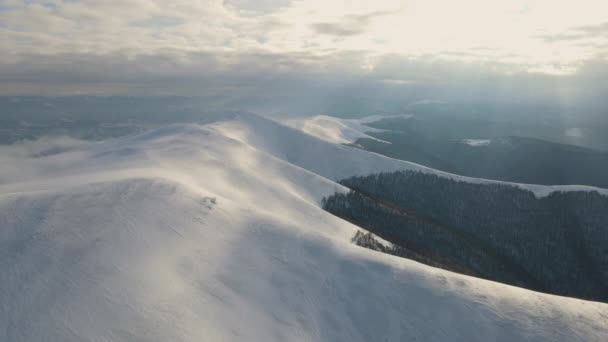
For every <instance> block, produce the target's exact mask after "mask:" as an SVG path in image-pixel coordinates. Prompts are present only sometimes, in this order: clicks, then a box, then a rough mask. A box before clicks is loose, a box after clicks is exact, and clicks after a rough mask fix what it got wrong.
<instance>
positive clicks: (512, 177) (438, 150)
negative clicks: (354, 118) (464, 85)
mask: <svg viewBox="0 0 608 342" xmlns="http://www.w3.org/2000/svg"><path fill="white" fill-rule="evenodd" d="M367 134H368V135H369V136H371V137H373V139H370V138H365V137H364V138H359V139H357V140H356V141H355V143H354V145H355V146H358V147H360V148H362V149H365V150H367V151H371V152H375V153H379V154H382V155H385V156H389V157H392V158H397V159H401V160H407V161H411V162H414V163H418V164H421V165H425V166H428V167H431V168H434V169H438V170H442V171H446V172H450V173H455V174H459V175H464V176H470V177H477V178H486V179H496V180H502V181H509V182H518V183H530V184H546V185H556V184H582V185H593V186H598V187H604V188H606V187H608V152H601V151H596V150H591V149H588V148H583V147H577V146H572V145H564V144H558V143H553V142H549V141H544V140H540V139H534V138H526V137H516V136H510V137H497V138H487V137H485V136H483V135H482V138H478V137H479V135H477V136H464V137H462V138H446V137H442V136H426V135H423V134H420V133H415V132H411V131H394V130H393V131H382V132H378V131H375V132H368V133H367Z"/></svg>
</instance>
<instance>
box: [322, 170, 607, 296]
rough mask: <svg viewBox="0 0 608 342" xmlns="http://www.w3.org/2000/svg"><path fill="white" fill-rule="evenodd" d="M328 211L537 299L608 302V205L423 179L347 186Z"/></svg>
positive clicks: (417, 253) (578, 195) (406, 250)
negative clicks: (542, 294)
mask: <svg viewBox="0 0 608 342" xmlns="http://www.w3.org/2000/svg"><path fill="white" fill-rule="evenodd" d="M341 183H342V184H343V185H345V186H347V187H349V188H350V189H352V191H351V192H349V193H339V194H335V195H332V196H330V197H328V198H325V199H324V201H323V207H324V209H325V210H327V211H329V212H331V213H333V214H335V215H337V216H339V217H342V218H344V219H346V220H348V221H351V222H353V223H355V224H357V225H359V226H361V227H363V228H365V229H367V230H368V231H370V232H372V233H374V234H376V235H378V236H380V237H382V238H384V239H386V240H387V241H390V242H392V243H393V244H395V245H396V246H398V247H399V248H398V252H397V253H393V254H397V255H402V256H406V257H408V258H411V259H414V260H418V261H420V262H423V263H427V264H430V265H434V266H439V267H442V268H446V269H450V270H453V271H456V272H461V273H466V274H470V275H475V276H479V277H482V278H486V279H491V280H495V281H500V282H504V283H507V284H512V285H517V286H521V287H526V288H529V289H533V290H538V291H543V292H548V293H553V294H558V295H565V296H572V297H579V298H585V299H592V300H598V301H604V302H606V301H608V198H606V197H605V196H602V195H600V194H598V193H596V192H582V191H581V192H554V193H552V194H551V195H549V196H547V197H543V198H537V197H535V196H534V194H533V193H531V192H529V191H526V190H523V189H520V188H516V187H513V186H509V185H501V184H472V183H466V182H460V181H455V180H451V179H447V178H443V177H438V176H436V175H432V174H425V173H420V172H414V171H403V172H393V173H380V174H375V175H370V176H365V177H353V178H349V179H345V180H343V181H341Z"/></svg>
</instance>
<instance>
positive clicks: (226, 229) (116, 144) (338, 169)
mask: <svg viewBox="0 0 608 342" xmlns="http://www.w3.org/2000/svg"><path fill="white" fill-rule="evenodd" d="M412 168H413V169H420V170H426V171H428V172H434V171H432V170H428V169H426V168H424V167H422V166H419V165H415V164H412V163H407V162H402V161H397V160H394V159H390V158H386V157H382V156H380V155H376V154H372V153H368V152H365V151H361V150H357V149H353V148H350V147H347V146H343V145H339V144H335V143H331V142H328V141H324V140H320V139H318V138H316V137H314V136H312V135H309V134H306V133H303V132H300V131H298V130H295V129H292V128H289V127H286V126H284V125H281V124H279V123H277V122H275V121H272V120H269V119H266V118H263V117H259V116H255V115H239V116H237V117H235V118H234V119H228V120H225V121H219V122H216V123H212V124H207V125H195V124H189V125H173V126H169V127H166V128H161V129H158V130H154V131H151V132H148V133H144V134H141V135H138V136H133V137H128V138H122V139H117V140H111V141H107V142H103V143H91V144H84V145H78V146H75V147H74V148H70V149H67V148H66V149H65V150H64V151H63V152H61V151H60V152H57V153H54V154H51V155H43V156H33V157H23V158H16V159H15V160H14V163H13V165H11V167H6V168H5V167H2V168H0V267H1V269H2V270H3V272H1V273H0V315H1V316H0V317H1V318H2V319H1V320H0V340H2V341H41V340H53V341H55V340H57V341H96V340H97V341H99V340H112V341H133V340H142V341H167V340H172V341H201V340H202V341H233V340H248V341H268V340H276V341H285V340H290V341H292V340H293V341H375V340H386V341H402V340H424V341H454V340H463V341H464V340H466V341H513V340H546V341H555V340H561V341H576V340H580V341H603V340H606V339H607V338H608V305H606V304H601V303H594V302H587V301H581V300H576V299H570V298H563V297H557V296H551V295H545V294H540V293H535V292H532V291H527V290H523V289H519V288H515V287H510V286H506V285H501V284H498V283H493V282H489V281H484V280H479V279H475V278H471V277H467V276H462V275H458V274H454V273H450V272H446V271H442V270H438V269H433V268H430V267H427V266H424V265H421V264H418V263H415V262H412V261H409V260H406V259H400V258H396V257H391V256H388V255H383V254H379V253H376V252H373V251H369V250H366V249H363V248H360V247H357V246H354V245H353V244H352V243H351V242H350V239H351V238H352V236H353V235H354V234H355V232H356V231H357V227H355V226H353V225H352V224H350V223H347V222H345V221H343V220H341V219H338V218H336V217H334V216H332V215H330V214H329V213H326V212H324V211H323V210H322V209H321V208H320V207H319V200H320V199H321V198H322V197H323V196H326V195H328V194H331V193H334V192H336V191H345V190H346V189H345V188H343V187H342V186H341V185H339V184H337V183H335V181H336V180H339V179H342V178H345V177H348V176H353V175H363V174H369V173H373V172H380V171H393V170H399V169H412ZM535 189H536V188H535ZM539 189H540V188H539ZM542 189H544V190H545V191H548V190H547V187H543V188H542Z"/></svg>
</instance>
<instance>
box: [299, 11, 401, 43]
mask: <svg viewBox="0 0 608 342" xmlns="http://www.w3.org/2000/svg"><path fill="white" fill-rule="evenodd" d="M392 13H394V12H389V11H378V12H372V13H367V14H363V15H348V16H345V17H343V18H341V20H339V21H336V22H320V23H314V24H312V25H311V28H312V29H313V30H314V31H315V32H316V33H318V34H325V35H329V36H336V37H348V36H355V35H359V34H362V33H364V32H365V29H366V28H367V27H368V26H369V25H370V24H371V22H372V21H373V20H374V19H376V18H379V17H382V16H386V15H389V14H392Z"/></svg>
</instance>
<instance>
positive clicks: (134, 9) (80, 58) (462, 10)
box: [0, 0, 608, 99]
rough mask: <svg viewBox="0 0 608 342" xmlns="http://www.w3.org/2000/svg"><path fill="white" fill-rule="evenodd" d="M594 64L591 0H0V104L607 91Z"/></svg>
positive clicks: (606, 12) (599, 27)
mask: <svg viewBox="0 0 608 342" xmlns="http://www.w3.org/2000/svg"><path fill="white" fill-rule="evenodd" d="M607 59H608V2H606V1H597V0H578V1H565V0H551V1H550V0H511V1H502V0H461V1H439V0H404V1H395V0H374V1H369V0H364V1H358V0H352V1H333V0H306V1H296V0H293V1H292V0H173V1H162V0H105V1H100V0H60V1H53V0H44V1H38V0H0V94H2V95H16V94H33V95H36V94H39V95H76V94H148V95H155V94H163V95H204V96H224V95H226V94H239V95H241V96H246V95H251V94H259V93H260V92H261V90H266V91H267V92H278V93H280V95H281V96H284V97H298V96H299V95H301V94H302V92H306V91H313V92H314V90H316V91H317V93H320V94H322V93H326V91H325V90H327V89H331V90H332V91H334V92H336V91H339V90H341V91H348V89H354V88H356V89H359V91H365V92H369V91H371V90H373V91H375V92H394V91H396V90H395V89H397V90H399V89H401V90H403V91H407V90H408V89H414V88H415V89H418V90H420V89H427V90H428V89H433V92H431V93H432V94H435V95H436V94H439V93H445V92H449V91H450V89H451V90H454V91H455V94H457V93H459V91H458V89H460V91H461V92H462V89H467V90H466V91H468V92H469V93H476V92H477V91H478V90H484V89H486V90H487V88H488V85H490V87H491V88H492V89H493V90H492V91H493V92H502V93H508V94H509V95H508V96H514V97H517V96H530V88H533V89H536V91H535V92H534V93H535V94H536V95H537V96H554V97H555V96H558V97H560V98H562V99H564V98H566V99H569V98H577V99H579V98H588V96H589V93H590V92H592V93H593V92H594V91H595V92H596V93H598V94H599V92H600V91H599V90H598V89H602V90H608V87H607V86H606V81H605V79H606V78H605V77H604V76H608V72H607V70H608V67H607V64H608V63H607ZM589 88H592V90H589ZM289 89H293V92H289ZM594 89H595V90H594ZM481 93H483V91H482V92H481ZM315 94H316V93H315ZM334 94H335V93H334ZM547 94H550V95H547ZM263 95H264V96H263V97H266V96H268V94H263ZM596 95H597V94H596ZM260 96H262V95H260ZM420 96H421V97H424V96H423V95H420ZM597 96H599V95H597Z"/></svg>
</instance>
